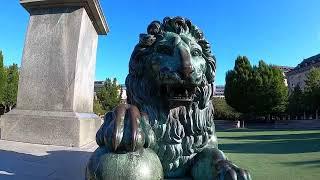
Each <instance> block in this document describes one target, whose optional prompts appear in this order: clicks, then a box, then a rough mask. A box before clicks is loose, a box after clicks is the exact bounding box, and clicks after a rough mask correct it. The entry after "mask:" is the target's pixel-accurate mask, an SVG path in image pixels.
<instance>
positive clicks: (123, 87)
mask: <svg viewBox="0 0 320 180" xmlns="http://www.w3.org/2000/svg"><path fill="white" fill-rule="evenodd" d="M120 96H121V101H120V102H121V103H127V88H126V85H125V84H121V85H120Z"/></svg>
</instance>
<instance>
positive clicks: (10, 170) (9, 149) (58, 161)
mask: <svg viewBox="0 0 320 180" xmlns="http://www.w3.org/2000/svg"><path fill="white" fill-rule="evenodd" d="M96 148H97V145H96V143H95V142H92V143H90V144H87V145H85V146H82V147H80V148H75V147H63V146H52V145H38V144H29V143H21V142H13V141H4V140H0V180H47V179H48V180H64V179H68V180H78V179H79V180H83V179H84V177H85V166H86V163H87V161H88V159H89V158H90V155H91V153H92V152H93V151H94V150H95V149H96Z"/></svg>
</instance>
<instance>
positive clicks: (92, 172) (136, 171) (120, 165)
mask: <svg viewBox="0 0 320 180" xmlns="http://www.w3.org/2000/svg"><path fill="white" fill-rule="evenodd" d="M86 179H87V180H111V179H112V180H120V179H121V180H123V179H128V180H159V179H163V170H162V165H161V162H160V160H159V158H158V156H157V154H156V153H155V152H154V151H152V150H151V149H141V150H138V151H135V152H127V153H124V154H116V153H112V152H109V151H108V150H107V149H106V148H104V147H99V148H98V149H97V150H96V151H95V152H94V153H93V154H92V156H91V158H90V160H89V162H88V165H87V170H86Z"/></svg>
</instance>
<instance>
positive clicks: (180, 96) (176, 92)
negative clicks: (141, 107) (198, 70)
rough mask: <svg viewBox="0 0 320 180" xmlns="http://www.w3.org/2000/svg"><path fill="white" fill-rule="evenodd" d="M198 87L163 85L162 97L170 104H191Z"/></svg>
mask: <svg viewBox="0 0 320 180" xmlns="http://www.w3.org/2000/svg"><path fill="white" fill-rule="evenodd" d="M196 90H197V87H196V86H185V85H168V84H166V85H162V86H161V91H160V92H161V96H162V97H166V98H167V100H168V101H169V102H174V103H180V104H181V103H190V102H192V101H193V99H194V97H195V94H196Z"/></svg>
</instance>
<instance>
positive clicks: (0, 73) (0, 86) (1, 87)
mask: <svg viewBox="0 0 320 180" xmlns="http://www.w3.org/2000/svg"><path fill="white" fill-rule="evenodd" d="M5 86H6V71H5V67H4V65H3V55H2V51H0V104H3V103H4V92H5Z"/></svg>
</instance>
